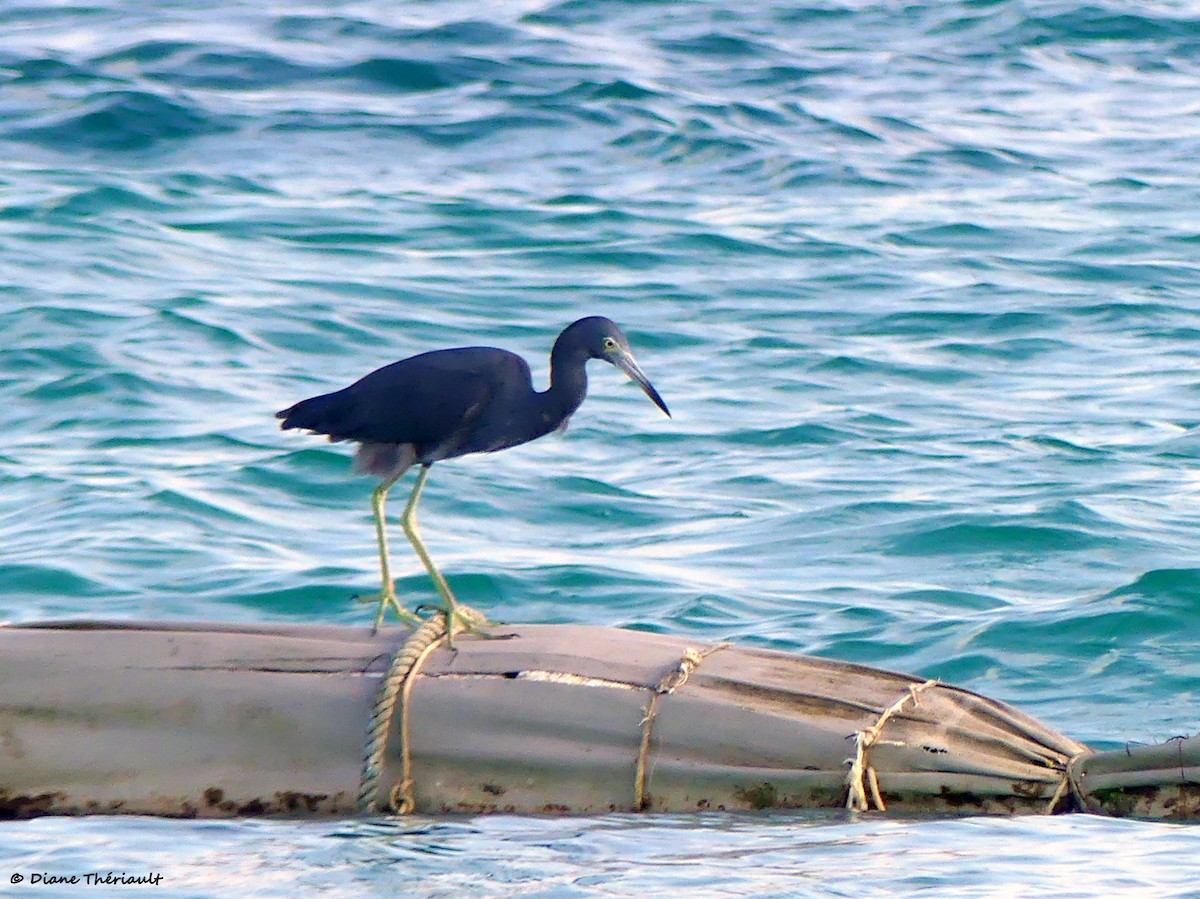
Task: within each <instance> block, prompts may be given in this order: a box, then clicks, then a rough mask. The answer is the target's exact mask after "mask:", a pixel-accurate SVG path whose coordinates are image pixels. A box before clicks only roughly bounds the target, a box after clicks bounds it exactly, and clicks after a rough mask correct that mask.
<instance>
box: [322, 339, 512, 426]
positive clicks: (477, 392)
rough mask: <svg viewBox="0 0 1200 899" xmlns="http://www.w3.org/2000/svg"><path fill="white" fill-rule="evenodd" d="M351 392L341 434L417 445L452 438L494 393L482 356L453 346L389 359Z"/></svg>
mask: <svg viewBox="0 0 1200 899" xmlns="http://www.w3.org/2000/svg"><path fill="white" fill-rule="evenodd" d="M456 354H457V355H456ZM347 392H348V393H349V394H350V397H349V399H350V405H351V410H349V411H350V414H349V415H348V416H347V420H346V422H345V424H344V425H343V431H344V433H343V434H342V435H339V436H345V437H347V438H349V439H352V440H364V441H372V442H377V443H414V444H418V445H421V444H434V443H439V442H443V441H447V440H451V439H452V438H454V437H455V435H457V434H460V433H462V431H463V429H464V428H469V427H470V426H471V425H472V424H473V423H474V422H475V420H477V419H478V417H479V416H480V414H481V413H482V411H483V410H484V409H485V408H486V407H487V404H488V402H489V401H490V399H491V397H492V394H493V390H492V385H491V380H490V379H489V378H488V376H487V369H486V367H485V366H484V365H482V364H481V360H477V359H473V358H472V357H471V355H470V354H458V353H457V351H454V350H442V351H437V352H433V353H424V354H422V355H420V356H413V357H412V358H410V359H403V360H401V361H400V362H394V363H392V364H391V365H386V366H384V367H383V368H381V369H378V370H376V371H374V372H371V374H369V375H367V376H366V377H364V378H363V379H362V380H360V381H358V382H357V383H355V384H353V385H351V386H350V387H349V388H347Z"/></svg>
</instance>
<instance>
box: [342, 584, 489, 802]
mask: <svg viewBox="0 0 1200 899" xmlns="http://www.w3.org/2000/svg"><path fill="white" fill-rule="evenodd" d="M458 612H459V614H458V616H457V618H456V620H455V627H454V631H455V633H458V632H459V631H460V630H463V629H464V628H465V629H468V630H473V629H475V628H477V627H482V626H484V625H486V624H487V623H488V621H487V618H486V617H484V615H483V614H482V613H481V612H477V611H475V610H474V609H471V608H468V607H467V606H461V605H460V606H459V607H458ZM459 619H461V620H459ZM447 636H450V634H449V632H448V630H447V627H446V613H445V612H443V611H439V612H437V613H435V614H434V615H432V616H431V617H430V618H429V619H428V620H427V621H426V622H425V623H424V624H422V625H421V626H420V627H418V628H417V629H416V630H415V631H413V632H412V633H411V634H409V636H408V639H407V640H405V641H404V643H403V644H402V645H401V646H400V647H399V648H398V649H397V650H396V652H395V653H393V655H392V658H391V661H390V662H389V664H388V670H387V674H385V675H384V677H383V681H382V682H381V683H380V685H379V690H378V692H377V693H376V694H375V704H374V706H372V708H371V719H370V723H369V724H368V726H367V742H366V746H365V747H364V748H363V767H362V776H361V777H360V779H359V785H358V800H357V807H358V810H359V811H360V812H362V813H364V814H369V813H371V812H375V811H377V810H378V809H377V801H378V796H379V780H380V778H381V777H382V776H383V768H384V756H385V755H386V753H387V741H388V734H389V733H390V732H391V728H392V718H393V717H394V715H395V711H396V703H397V700H399V703H400V728H399V730H400V779H399V780H398V781H397V782H396V783H395V784H394V785H393V786H392V789H391V790H390V791H389V793H388V806H389V808H390V810H391V811H393V812H395V813H396V814H399V815H407V814H409V813H410V812H412V811H413V809H414V808H415V807H416V801H415V799H414V798H413V779H412V756H411V753H410V751H409V724H410V721H409V719H410V717H411V716H410V715H409V698H410V696H411V694H412V686H413V683H414V682H415V681H416V679H417V674H418V673H419V672H420V670H421V666H422V665H423V664H425V660H426V659H427V658H429V656H430V655H431V654H432V653H433V651H434V650H435V649H437V648H438V647H439V646H440V645H441V644H442V642H443V641H444V640H445V639H446V637H447Z"/></svg>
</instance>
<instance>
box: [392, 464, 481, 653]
mask: <svg viewBox="0 0 1200 899" xmlns="http://www.w3.org/2000/svg"><path fill="white" fill-rule="evenodd" d="M428 477H429V466H428V465H422V466H421V473H420V474H419V475H417V483H416V484H414V485H413V489H412V494H411V495H410V496H409V497H408V504H407V505H406V506H405V507H404V514H403V515H402V516H400V525H401V526H402V527H403V528H404V533H405V535H406V536H407V537H408V542H409V543H411V544H412V546H413V549H414V550H416V553H417V556H418V557H419V558H420V559H421V564H423V565H424V566H425V570H426V571H428V572H429V577H430V578H432V579H433V586H434V587H436V588H437V592H438V595H439V596H440V597H441V598H442V602H443V603H445V606H444V608H445V610H446V646H447V648H449V649H453V648H454V632H455V630H456V629H457V628H458V626H460V625H461V627H462V628H463V629H464V630H472V628H471V627H470V626H469V625H468V624H467V622H466V621H465V620H464V618H463V616H462V615H461V614H460V613H459V611H458V600H456V599H455V598H454V594H453V593H452V592H450V585H449V584H447V583H446V579H445V578H444V577H442V573H441V572H440V571H438V570H437V566H436V565H434V564H433V559H432V557H430V555H429V550H427V549H426V548H425V542H424V541H423V540H422V539H421V532H420V531H418V530H417V503H418V502H419V501H420V499H421V491H422V490H423V489H424V488H425V479H426V478H428Z"/></svg>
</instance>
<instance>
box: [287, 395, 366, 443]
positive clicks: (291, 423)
mask: <svg viewBox="0 0 1200 899" xmlns="http://www.w3.org/2000/svg"><path fill="white" fill-rule="evenodd" d="M352 409H353V404H350V403H347V402H346V401H345V391H343V390H338V391H335V392H334V393H323V394H321V395H320V396H314V397H309V398H308V399H306V400H301V401H300V402H298V403H296V405H294V406H289V407H288V408H287V409H284V410H282V411H280V412H276V413H275V417H276V418H278V419H280V423H279V427H280V428H282V429H283V430H285V431H288V430H291V429H292V428H300V429H301V430H305V431H312V432H314V433H316V434H328V435H329V439H330V440H333V441H338V440H346V439H349V438H350V437H351V436H352V435H351V433H350V431H352V430H353V424H352V422H351V421H349V420H348V419H349V415H348V413H351V414H352Z"/></svg>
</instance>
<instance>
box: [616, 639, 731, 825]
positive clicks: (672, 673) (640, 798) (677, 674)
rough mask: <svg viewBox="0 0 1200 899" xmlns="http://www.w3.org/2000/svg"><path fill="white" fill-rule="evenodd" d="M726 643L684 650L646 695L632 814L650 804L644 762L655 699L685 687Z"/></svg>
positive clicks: (655, 712) (648, 754)
mask: <svg viewBox="0 0 1200 899" xmlns="http://www.w3.org/2000/svg"><path fill="white" fill-rule="evenodd" d="M728 645H729V644H728V643H717V644H715V645H713V646H709V647H708V648H707V649H703V650H698V649H692V648H691V647H688V649H686V650H685V651H684V653H683V657H682V658H680V660H679V663H678V664H677V665H676V666H675V667H674V668H672V669H671V670H669V671H668V672H667V673H666V674H664V675H663V677H662V680H660V681H659V682H658V685H657V686H656V687H654V690H653V692H652V693H651V694H650V702H649V704H648V705H647V706H646V709H645V714H644V717H643V718H642V720H641V722H640V724H639V726H640V727H641V729H642V743H641V746H640V747H639V748H638V757H637V770H636V772H635V774H634V781H633V808H634V810H635V811H639V812H641V811H645V810H646V808H647V806H648V805H649V804H650V800H649V794H648V793H647V792H646V785H647V781H648V779H649V776H650V775H649V770H648V767H649V766H648V760H649V758H650V738H651V735H652V733H653V731H654V719H655V717H656V716H657V715H658V698H659V697H660V696H667V695H669V694H671V693H674V692H675V691H676V690H678V689H679V688H680V687H682V686H683V685H684V684H686V683H687V679H688V678H689V677H691V674H692V672H693V671H695V670H696V667H697V666H698V665H699V664H700V663H701V662H702V661H704V660H705V659H706V658H707V657H708V656H710V655H712V654H713V653H714V652H716V651H717V650H718V649H724V648H725V647H726V646H728Z"/></svg>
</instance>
